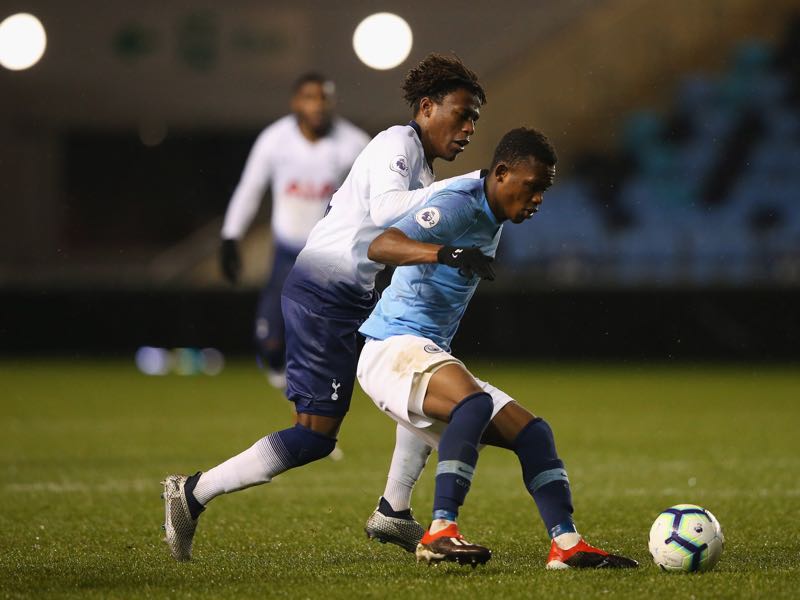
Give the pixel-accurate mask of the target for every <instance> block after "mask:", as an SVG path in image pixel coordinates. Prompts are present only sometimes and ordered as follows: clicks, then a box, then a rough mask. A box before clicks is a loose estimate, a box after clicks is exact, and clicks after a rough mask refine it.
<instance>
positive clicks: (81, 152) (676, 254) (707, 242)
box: [0, 0, 800, 360]
mask: <svg viewBox="0 0 800 600" xmlns="http://www.w3.org/2000/svg"><path fill="white" fill-rule="evenodd" d="M469 4H470V6H469V8H465V6H464V4H463V3H459V2H455V1H448V0H446V1H444V2H441V3H437V5H436V7H435V10H433V11H432V10H431V5H430V3H423V2H418V1H411V2H408V3H406V4H405V5H404V6H403V9H402V11H401V10H399V9H398V10H397V12H398V13H399V14H401V16H403V18H405V19H406V20H407V21H408V22H409V24H410V25H411V27H412V30H413V32H414V46H413V48H412V52H411V55H410V56H409V58H408V59H407V60H406V61H405V62H404V63H403V64H402V65H400V67H398V68H396V69H392V70H389V71H375V70H371V69H368V68H367V67H366V66H364V65H363V64H361V63H359V61H358V59H357V58H356V56H355V55H354V53H353V52H352V48H351V42H350V38H351V36H352V32H353V29H354V28H355V26H356V25H357V24H358V22H359V21H360V20H361V19H362V18H363V17H365V16H367V15H368V14H369V13H370V12H373V7H372V3H370V2H367V1H366V0H364V1H352V2H347V3H322V2H315V1H312V0H299V1H295V2H283V1H277V2H256V1H254V0H236V1H232V2H228V3H226V4H225V5H224V6H223V5H220V4H218V3H202V2H191V1H189V0H181V1H176V2H170V3H168V4H167V5H164V4H163V3H157V2H154V1H145V2H136V3H133V2H122V3H113V5H112V4H109V3H103V2H100V1H99V0H90V1H88V2H82V3H80V4H79V5H67V4H64V3H62V2H55V1H53V0H50V1H46V0H40V1H35V0H32V1H30V2H24V3H20V2H15V3H8V2H6V3H3V4H2V5H0V20H2V19H3V18H5V17H6V16H7V14H6V13H8V14H11V13H12V12H16V11H18V10H25V11H28V12H32V13H34V14H36V15H37V17H38V18H40V19H41V21H42V23H43V24H44V26H45V28H46V30H47V32H48V47H47V52H46V53H45V55H44V58H43V59H42V61H41V62H40V63H39V64H38V65H36V66H35V67H34V68H32V69H30V70H28V71H20V72H16V71H8V70H4V69H0V353H2V354H3V355H6V356H16V355H22V354H24V355H36V354H66V355H84V354H91V355H105V354H126V353H132V352H133V351H134V350H135V349H136V348H137V347H138V346H140V345H145V344H154V345H164V346H183V345H197V346H217V347H220V348H222V349H223V350H224V351H225V352H233V353H246V352H249V348H250V336H251V334H250V330H251V321H252V314H253V308H254V305H255V300H256V293H257V290H258V288H259V286H260V285H261V283H262V282H263V281H264V279H265V278H266V277H268V273H267V271H266V269H267V266H268V264H269V260H268V259H269V256H268V254H269V251H270V250H269V248H270V244H269V233H268V227H267V215H266V214H262V215H260V216H259V220H258V225H257V226H256V227H254V228H253V230H252V231H251V233H250V235H249V236H248V238H247V239H246V240H245V243H244V246H243V247H244V250H245V266H246V269H245V277H244V284H243V285H242V286H240V287H238V288H236V289H231V288H228V287H227V286H226V285H225V284H224V283H223V281H222V279H221V277H220V275H219V272H218V266H217V258H216V252H217V247H218V243H219V229H220V227H221V219H222V215H223V213H224V210H225V206H226V205H227V202H228V200H229V198H230V194H231V193H232V191H233V188H234V187H235V185H236V183H237V181H238V178H239V175H240V173H241V169H242V166H243V164H244V160H245V158H246V156H247V153H248V151H249V148H250V146H251V144H252V142H253V140H254V139H255V136H256V135H257V134H258V132H259V131H260V130H261V128H263V126H265V125H266V124H268V123H269V122H271V121H273V120H275V119H276V118H278V117H280V116H282V115H283V114H285V113H286V110H287V101H288V94H289V87H290V85H291V82H292V80H293V79H294V78H295V77H296V75H297V74H299V73H300V72H303V71H306V70H309V69H318V70H321V71H322V72H324V73H326V74H328V75H329V76H330V77H332V78H333V79H334V80H335V81H336V82H337V86H338V96H339V111H340V113H341V114H343V115H344V116H346V117H347V118H348V119H350V120H352V121H353V122H355V123H356V124H358V125H360V126H361V127H363V128H364V129H366V130H367V131H368V132H369V133H370V134H375V133H377V132H378V131H380V130H381V129H384V128H385V127H387V126H388V125H391V124H396V123H404V122H405V121H407V120H408V118H409V114H408V110H407V107H405V106H403V103H402V101H401V98H400V91H399V85H400V81H401V79H402V76H403V73H404V72H405V70H406V69H407V68H409V67H410V66H411V65H413V64H414V62H415V61H417V60H419V59H420V58H422V57H423V56H424V55H425V54H427V53H428V52H431V51H442V52H446V51H451V50H452V51H455V52H456V53H457V54H459V55H460V56H461V57H462V59H463V60H464V61H465V62H466V63H467V64H469V65H470V66H472V67H473V68H474V69H475V70H476V71H477V72H478V73H479V75H480V76H481V79H482V81H483V82H484V84H485V87H486V89H487V95H488V97H489V102H488V104H487V105H486V107H485V108H484V110H483V113H482V117H481V120H480V122H479V124H478V130H477V133H476V135H475V137H474V140H473V144H471V145H470V148H469V149H468V150H467V152H466V153H465V154H464V155H463V156H462V157H460V158H459V159H458V160H457V161H456V162H454V163H452V164H439V165H437V169H438V175H439V176H440V177H442V176H447V175H452V174H455V173H459V172H463V171H466V170H469V169H472V168H476V167H481V166H484V165H486V164H487V163H488V161H489V160H490V158H491V150H492V148H493V147H494V144H495V143H496V141H497V140H498V139H499V137H500V136H501V135H502V133H504V132H505V131H506V130H507V129H509V128H510V127H514V126H518V125H522V124H525V125H529V126H535V127H537V128H540V129H542V130H543V131H545V132H546V133H547V134H548V135H549V136H550V137H551V139H552V140H553V141H554V143H555V145H556V147H557V149H558V151H559V155H560V162H559V176H558V179H557V183H556V185H555V186H554V187H553V189H552V190H551V191H550V192H549V193H548V194H547V197H546V199H545V204H544V206H543V208H542V210H541V212H540V213H539V214H538V215H537V216H536V218H534V219H533V220H531V221H530V222H528V223H526V224H524V225H520V226H513V225H509V226H507V227H506V228H505V231H504V237H503V240H502V244H501V248H500V251H499V256H498V267H499V270H500V275H499V277H498V281H496V282H494V283H493V284H485V285H483V286H482V287H481V289H480V290H479V293H478V296H477V297H476V300H475V301H474V303H473V306H472V308H471V309H470V312H469V313H468V317H467V319H466V320H465V323H464V325H463V328H462V331H461V332H460V333H459V334H458V336H457V338H456V349H457V351H460V352H463V353H466V354H472V355H482V356H484V357H485V358H491V357H492V356H508V355H515V356H536V357H542V358H562V357H580V358H608V359H611V358H626V359H631V360H636V359H653V358H656V359H673V358H674V359H695V358H706V359H724V358H740V359H749V360H752V359H764V360H766V359H775V358H781V359H796V358H798V356H800V351H798V347H800V344H798V340H800V317H798V314H800V310H798V306H800V20H798V19H799V17H798V15H797V13H796V12H795V11H796V5H795V4H794V3H793V2H788V1H783V0H775V1H774V2H770V3H769V4H768V5H766V6H765V5H764V4H763V3H761V2H756V1H752V0H727V1H724V0H707V1H703V2H693V1H691V0H679V1H676V2H671V3H660V2H655V1H651V0H637V1H630V0H628V1H614V0H596V1H590V0H570V1H565V2H558V3H554V2H546V1H537V2H530V1H527V2H526V1H521V0H510V1H509V2H506V3H504V4H503V7H502V9H499V8H498V6H497V4H496V3H490V2H475V3H469ZM498 10H499V11H500V13H501V14H498ZM268 211H269V202H267V203H265V209H264V211H262V212H264V213H268Z"/></svg>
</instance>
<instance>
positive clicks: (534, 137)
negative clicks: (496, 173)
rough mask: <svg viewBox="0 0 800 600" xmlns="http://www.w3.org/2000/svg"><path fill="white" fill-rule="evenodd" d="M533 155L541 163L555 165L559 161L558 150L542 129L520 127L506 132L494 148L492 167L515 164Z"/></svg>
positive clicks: (549, 165)
mask: <svg viewBox="0 0 800 600" xmlns="http://www.w3.org/2000/svg"><path fill="white" fill-rule="evenodd" d="M529 156H533V157H534V158H535V159H536V160H538V161H539V162H540V163H542V164H544V165H547V166H548V167H554V166H555V164H556V162H558V157H557V156H556V150H555V148H553V145H552V144H551V143H550V141H549V140H548V139H547V136H545V135H544V134H543V133H542V132H541V131H537V130H536V129H528V128H526V127H518V128H517V129H512V130H511V131H509V132H508V133H506V134H505V135H504V136H503V138H502V139H501V140H500V142H499V143H498V144H497V147H496V148H495V150H494V157H493V158H492V167H491V168H492V169H494V168H495V167H496V166H497V165H498V164H499V163H501V162H504V163H506V164H509V165H511V164H514V163H515V162H518V161H520V160H525V159H526V158H528V157H529Z"/></svg>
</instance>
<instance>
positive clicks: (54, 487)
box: [3, 479, 161, 494]
mask: <svg viewBox="0 0 800 600" xmlns="http://www.w3.org/2000/svg"><path fill="white" fill-rule="evenodd" d="M158 482H159V480H158V479H117V480H106V481H100V482H86V481H35V482H31V483H7V484H5V486H4V488H3V489H4V490H5V491H6V492H9V493H23V494H26V493H33V492H47V493H52V494H72V493H78V494H83V493H90V492H91V493H93V494H94V493H108V494H115V493H120V492H146V491H148V490H150V491H158V490H159V489H160V487H161V486H160V485H159V483H158Z"/></svg>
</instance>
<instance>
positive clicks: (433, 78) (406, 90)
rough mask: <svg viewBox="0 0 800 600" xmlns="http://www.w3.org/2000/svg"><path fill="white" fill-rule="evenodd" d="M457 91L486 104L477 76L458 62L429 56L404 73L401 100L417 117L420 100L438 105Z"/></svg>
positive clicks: (451, 58)
mask: <svg viewBox="0 0 800 600" xmlns="http://www.w3.org/2000/svg"><path fill="white" fill-rule="evenodd" d="M460 88H465V89H467V90H469V91H470V92H471V93H473V94H475V95H476V96H477V97H478V99H479V100H480V102H481V104H486V93H485V92H484V91H483V88H482V87H481V84H480V83H478V76H477V75H475V73H474V72H472V71H471V70H470V69H468V68H467V67H466V66H465V65H464V63H463V62H461V59H460V58H458V57H457V56H456V55H453V56H444V55H442V54H436V53H432V54H429V55H428V56H426V57H425V58H424V59H422V61H421V62H420V63H419V64H418V65H417V66H416V67H414V68H413V69H411V70H410V71H409V72H408V73H406V78H405V80H404V81H403V97H404V98H405V100H406V102H408V104H409V106H411V109H412V110H413V111H414V114H416V113H417V112H418V111H419V103H420V100H422V99H423V98H425V97H427V98H430V99H431V100H433V101H434V102H436V103H437V104H440V103H441V102H442V100H443V99H444V97H445V96H446V95H447V94H449V93H450V92H453V91H455V90H457V89H460Z"/></svg>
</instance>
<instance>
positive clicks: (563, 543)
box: [553, 531, 581, 550]
mask: <svg viewBox="0 0 800 600" xmlns="http://www.w3.org/2000/svg"><path fill="white" fill-rule="evenodd" d="M553 541H554V542H555V543H556V546H558V547H559V548H561V549H562V550H569V549H570V548H572V547H573V546H574V545H575V544H577V543H578V542H580V541H581V534H580V533H578V532H577V531H570V532H568V533H562V534H561V535H557V536H556V537H554V538H553Z"/></svg>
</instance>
